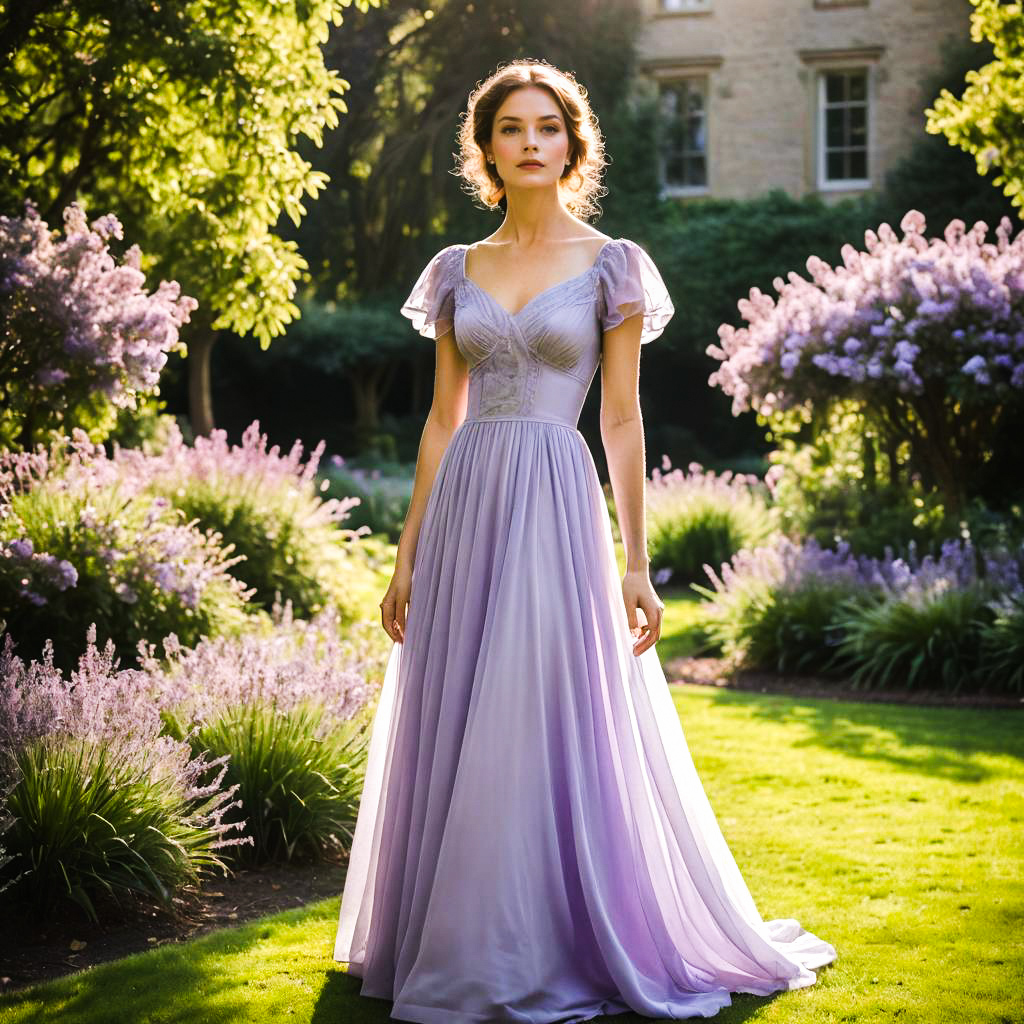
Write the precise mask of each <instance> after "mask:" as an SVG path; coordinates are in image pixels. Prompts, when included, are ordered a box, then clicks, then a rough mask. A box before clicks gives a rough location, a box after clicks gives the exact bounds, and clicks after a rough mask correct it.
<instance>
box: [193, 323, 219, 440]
mask: <svg viewBox="0 0 1024 1024" xmlns="http://www.w3.org/2000/svg"><path fill="white" fill-rule="evenodd" d="M217 334H218V332H217V331H215V330H213V328H211V327H210V326H209V323H205V322H201V323H199V324H197V327H196V330H195V331H193V332H191V334H190V337H189V338H188V342H187V344H188V360H187V361H188V415H189V421H190V422H191V424H192V435H193V437H200V436H202V437H209V436H210V433H211V432H212V431H213V428H214V426H215V424H214V422H213V392H212V391H211V388H210V353H211V352H212V351H213V343H214V342H215V341H216V340H217Z"/></svg>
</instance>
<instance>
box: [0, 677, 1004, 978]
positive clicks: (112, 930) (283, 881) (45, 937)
mask: <svg viewBox="0 0 1024 1024" xmlns="http://www.w3.org/2000/svg"><path fill="white" fill-rule="evenodd" d="M665 674H666V676H667V678H668V680H669V683H670V685H672V686H687V685H702V686H717V687H721V688H723V689H730V690H740V691H746V692H755V693H772V694H785V695H787V696H798V697H814V698H829V699H833V700H850V701H862V702H884V703H891V704H906V705H917V706H922V707H924V706H931V707H965V708H1018V709H1021V708H1024V698H1019V697H1010V696H1006V695H999V694H977V693H972V694H948V693H940V692H938V691H927V690H905V691H900V690H863V689H855V688H854V687H852V686H850V685H849V684H846V683H843V682H842V681H839V682H837V681H834V680H830V679H821V678H817V677H814V676H790V675H787V676H778V675H774V674H772V673H768V672H734V671H731V670H729V669H728V668H727V667H726V666H725V665H724V663H723V662H722V661H721V660H720V659H718V658H677V659H673V660H670V661H669V662H667V663H666V665H665ZM344 877H345V868H344V862H343V859H342V857H341V855H339V854H337V853H335V854H332V856H331V858H330V859H328V860H324V861H320V862H318V863H304V864H269V865H266V866H264V867H259V868H251V869H237V870H236V871H235V872H234V874H232V875H231V876H229V877H221V876H215V877H214V878H212V879H207V881H206V882H205V883H204V884H203V885H202V886H200V887H198V888H192V889H186V890H185V891H184V892H182V893H181V894H179V896H178V897H176V898H175V902H174V909H173V910H171V911H166V910H162V909H159V908H155V907H153V906H152V905H148V904H144V903H143V902H142V901H136V902H133V903H129V902H126V901H124V900H122V904H123V906H122V908H118V907H117V906H116V905H115V904H113V903H110V904H103V903H100V902H98V903H97V911H98V912H99V914H100V923H99V924H92V923H91V922H89V921H88V919H87V918H86V916H85V914H84V913H83V912H82V911H80V910H79V909H78V908H77V907H76V906H74V905H71V904H68V905H66V906H65V907H64V908H63V909H62V911H61V913H60V914H58V915H52V916H51V917H49V918H48V919H47V920H45V921H39V920H36V919H35V917H36V916H35V915H33V914H31V913H26V914H25V915H24V916H23V917H19V916H18V915H17V913H16V912H15V914H14V915H12V914H11V913H10V912H9V911H5V912H4V926H3V929H2V930H0V992H10V991H14V990H16V989H19V988H24V987H26V986H28V985H31V984H35V983H36V982H40V981H46V980H49V979H51V978H58V977H62V976H64V975H67V974H72V973H74V972H76V971H80V970H83V969H86V968H88V967H92V966H94V965H96V964H100V963H105V962H107V961H110V960H117V959H119V958H121V957H124V956H128V955H129V954H131V953H137V952H140V951H141V950H145V949H153V948H154V947H156V946H162V945H166V944H167V943H169V942H175V943H180V942H187V941H188V940H190V939H195V938H198V937H199V936H201V935H205V934H207V933H209V932H212V931H215V930H217V929H219V928H227V927H232V926H235V925H239V924H243V923H245V922H247V921H251V920H254V919H256V918H260V917H264V916H266V915H268V914H273V913H276V912H277V911H280V910H288V909H290V908H293V907H301V906H304V905H305V904H307V903H312V902H316V901H317V900H321V899H325V898H326V897H328V896H333V897H336V898H337V899H338V902H339V909H340V902H341V891H342V888H343V884H344Z"/></svg>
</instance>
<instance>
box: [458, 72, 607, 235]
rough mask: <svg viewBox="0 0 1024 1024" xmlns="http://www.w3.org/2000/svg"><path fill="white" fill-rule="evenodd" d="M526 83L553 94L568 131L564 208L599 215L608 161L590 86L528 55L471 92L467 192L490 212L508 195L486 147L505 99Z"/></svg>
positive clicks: (465, 141) (463, 143)
mask: <svg viewBox="0 0 1024 1024" xmlns="http://www.w3.org/2000/svg"><path fill="white" fill-rule="evenodd" d="M527 85H536V86H540V87H541V88H543V89H547V91H548V92H549V93H551V95H552V97H553V98H554V101H555V103H557V104H558V107H559V109H560V110H561V112H562V118H563V119H564V121H565V126H566V130H567V131H568V133H569V166H568V167H566V168H565V170H564V171H563V172H562V175H561V178H560V179H559V183H558V186H559V194H560V195H561V196H562V197H563V203H564V206H565V208H566V209H567V210H569V211H570V212H571V213H573V214H574V215H575V216H577V217H580V218H581V219H583V220H586V219H588V218H590V217H592V216H595V215H596V214H599V213H600V212H601V208H600V206H598V204H597V203H596V202H595V198H596V197H597V196H598V195H604V194H605V193H606V192H607V189H605V188H604V187H603V186H602V185H601V174H602V171H603V169H604V166H605V164H606V163H607V160H606V159H605V152H604V142H603V140H602V138H601V133H600V130H599V129H598V127H597V119H596V117H595V116H594V112H593V110H592V109H591V107H590V103H589V101H588V99H587V90H586V89H585V88H584V87H583V86H582V85H580V84H579V82H577V81H576V79H575V78H574V77H573V75H572V73H571V72H567V71H560V70H559V69H558V68H556V67H554V66H553V65H551V64H549V63H548V62H547V61H545V60H541V59H536V60H531V59H529V58H525V57H524V58H519V59H517V60H513V61H510V62H509V63H507V64H503V65H499V67H498V69H497V70H496V71H495V72H494V73H493V74H492V75H491V76H490V77H489V78H487V79H486V80H485V81H484V82H483V83H482V84H478V85H477V86H476V88H475V89H474V90H473V91H472V92H471V93H470V96H469V104H468V106H467V108H466V111H465V113H464V114H463V115H462V119H461V124H460V126H459V135H458V138H459V153H458V174H459V176H460V177H462V178H464V179H465V180H466V182H467V183H468V185H469V188H468V189H467V191H469V192H470V194H471V195H474V196H475V197H476V198H478V199H479V200H480V201H481V202H482V203H484V205H485V206H487V207H488V208H489V209H492V210H493V209H496V208H497V207H498V204H499V202H500V201H501V199H503V198H504V196H505V183H504V182H503V181H502V179H501V177H500V175H499V174H498V172H497V169H496V168H495V167H494V165H493V164H489V163H488V162H487V158H486V156H485V154H484V148H483V146H484V143H485V142H488V143H489V142H490V141H491V135H492V133H493V131H494V118H495V117H496V116H497V113H498V109H499V108H500V107H501V105H502V103H504V102H505V99H506V98H507V97H508V95H509V94H510V93H512V92H514V91H515V90H516V89H522V88H523V87H524V86H527Z"/></svg>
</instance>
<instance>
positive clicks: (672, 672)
mask: <svg viewBox="0 0 1024 1024" xmlns="http://www.w3.org/2000/svg"><path fill="white" fill-rule="evenodd" d="M665 675H666V676H667V677H668V681H669V683H670V685H674V686H686V685H697V686H718V687H723V688H727V689H730V690H746V691H748V692H753V693H778V694H786V695H790V696H800V697H827V698H831V699H833V700H852V701H864V702H867V703H881V704H910V705H916V706H918V707H973V708H1019V709H1024V696H1020V697H1017V696H1013V695H1012V694H1005V693H947V692H945V691H942V690H927V689H912V690H899V689H890V688H886V689H873V690H868V689H864V688H863V687H854V686H852V685H851V684H850V683H848V682H845V681H843V680H841V679H828V678H824V677H821V676H801V675H790V674H789V673H787V674H785V675H782V674H780V673H777V672H754V671H734V670H732V669H731V668H730V667H729V665H728V663H727V662H726V661H725V660H724V659H722V658H691V657H684V658H673V659H671V660H669V661H668V662H666V664H665Z"/></svg>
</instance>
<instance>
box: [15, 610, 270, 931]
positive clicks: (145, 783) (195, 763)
mask: <svg viewBox="0 0 1024 1024" xmlns="http://www.w3.org/2000/svg"><path fill="white" fill-rule="evenodd" d="M86 639H87V648H86V652H85V654H84V655H83V656H82V658H81V659H80V661H79V665H78V669H77V670H76V671H73V672H72V673H71V675H70V677H69V678H67V679H66V678H64V676H63V674H62V673H61V671H60V669H58V668H57V667H55V665H54V662H53V658H52V644H49V643H48V644H47V648H46V651H45V654H44V657H43V660H42V661H41V662H39V661H34V660H33V661H32V662H31V663H30V664H29V665H26V664H25V662H24V661H22V659H21V658H19V657H18V656H16V655H15V653H14V646H15V645H14V642H13V639H12V637H11V636H10V634H6V635H5V636H4V642H3V648H2V650H0V790H2V791H6V793H7V797H6V800H5V805H4V814H5V815H6V816H7V817H8V818H13V822H11V823H9V827H7V829H6V831H5V833H4V838H3V843H4V846H5V847H6V850H7V854H6V856H8V857H10V860H9V861H6V862H5V863H0V887H4V888H6V891H5V892H4V901H5V902H6V901H8V900H15V901H21V902H22V903H23V905H24V906H27V907H29V908H31V910H32V911H33V912H38V913H48V912H52V911H54V910H56V909H57V908H58V907H59V905H60V904H61V903H64V902H66V901H69V900H70V901H71V902H73V903H75V904H77V905H78V906H79V907H80V908H81V909H82V910H83V911H84V913H85V914H86V915H87V916H88V917H89V918H90V919H91V920H93V921H97V920H99V917H100V908H99V906H98V904H97V896H103V897H108V896H109V897H110V898H112V899H113V900H114V901H115V902H116V903H118V904H119V903H120V900H121V898H122V897H125V896H131V895H134V896H139V897H142V898H144V899H147V900H151V901H154V902H156V903H158V904H159V905H161V906H163V907H165V908H169V907H170V906H171V903H172V899H173V896H174V894H175V893H176V892H177V891H179V890H180V889H181V888H182V887H183V886H184V885H186V884H188V883H194V882H196V881H198V880H199V879H200V878H201V876H202V875H203V874H205V873H208V872H210V871H212V870H213V869H215V868H221V869H225V870H226V865H225V863H224V862H223V861H222V860H221V859H220V857H219V856H218V853H217V851H218V850H221V849H223V848H226V847H230V846H237V845H240V844H242V843H245V842H251V840H246V839H245V838H244V837H227V836H226V833H227V832H229V831H234V830H237V829H238V828H239V825H238V824H237V823H232V822H225V821H223V820H222V818H223V816H224V814H225V812H226V811H228V810H230V809H231V808H232V807H234V806H236V804H237V801H235V802H231V797H232V796H234V788H231V787H228V786H225V784H224V775H225V771H226V768H225V762H226V758H217V759H215V760H213V761H210V760H207V758H206V757H205V755H200V756H198V757H196V756H194V755H193V752H192V749H191V747H190V745H189V743H188V742H187V741H185V740H183V739H176V738H174V737H171V736H169V735H166V733H165V732H164V730H163V723H162V720H161V716H160V712H159V709H158V703H159V702H158V700H156V699H154V697H155V695H154V692H153V688H152V680H151V678H150V677H149V675H147V674H146V673H145V672H141V671H138V670H134V669H125V670H120V669H119V668H118V663H117V661H116V660H115V656H114V648H113V644H112V643H111V642H110V641H109V640H108V641H107V643H106V645H105V647H104V649H103V650H102V651H100V650H98V649H97V648H96V646H95V641H96V630H95V627H90V629H89V631H88V635H87V638H86Z"/></svg>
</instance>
